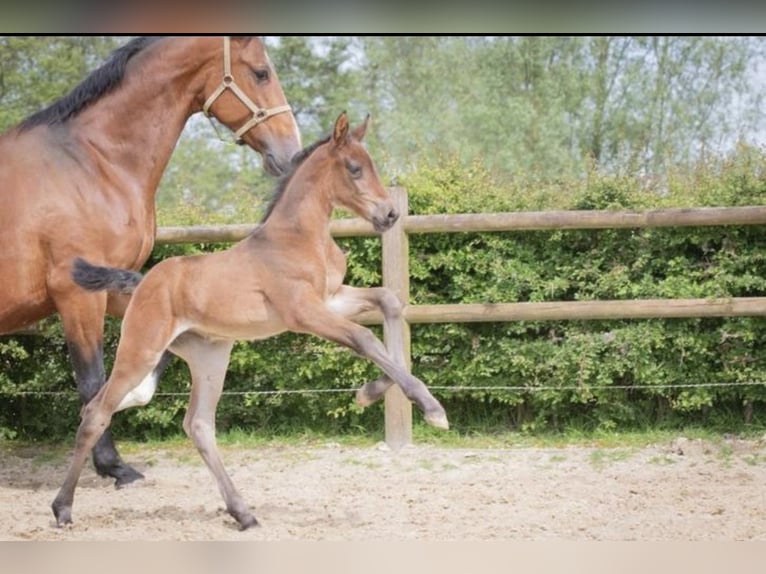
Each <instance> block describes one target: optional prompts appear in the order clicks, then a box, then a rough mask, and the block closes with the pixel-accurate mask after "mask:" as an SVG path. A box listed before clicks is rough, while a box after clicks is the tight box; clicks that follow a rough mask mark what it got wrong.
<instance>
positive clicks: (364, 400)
mask: <svg viewBox="0 0 766 574" xmlns="http://www.w3.org/2000/svg"><path fill="white" fill-rule="evenodd" d="M374 402H375V399H373V398H371V397H369V396H367V393H365V392H364V387H362V388H361V389H359V390H358V391H356V404H358V405H359V406H360V407H368V406H370V405H371V404H372V403H374Z"/></svg>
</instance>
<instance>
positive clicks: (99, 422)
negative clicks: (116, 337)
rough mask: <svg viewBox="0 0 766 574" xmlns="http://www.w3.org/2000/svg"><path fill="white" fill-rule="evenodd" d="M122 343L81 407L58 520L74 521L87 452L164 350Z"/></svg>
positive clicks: (55, 511) (57, 500) (55, 506)
mask: <svg viewBox="0 0 766 574" xmlns="http://www.w3.org/2000/svg"><path fill="white" fill-rule="evenodd" d="M121 351H123V345H122V344H121V345H120V348H119V349H118V352H117V359H116V360H115V365H114V369H113V370H112V375H111V376H110V377H109V380H108V381H107V382H106V384H105V385H104V386H103V387H102V388H101V390H100V391H99V392H98V393H97V394H96V396H95V397H93V400H91V401H90V402H89V403H88V404H87V405H86V406H85V408H84V409H83V410H82V421H81V422H80V426H79V427H78V429H77V436H76V438H75V448H74V454H73V455H72V461H71V463H70V465H69V470H68V471H67V475H66V478H65V479H64V483H63V484H62V486H61V488H60V489H59V492H58V494H57V495H56V498H55V499H54V501H53V504H52V505H51V508H52V509H53V514H54V516H55V517H56V524H58V525H59V526H62V525H64V524H70V523H71V522H72V502H73V500H74V491H75V488H76V487H77V481H78V480H79V478H80V473H81V472H82V467H83V465H84V464H85V461H86V459H87V457H88V453H89V452H90V451H91V449H92V448H93V446H94V445H95V444H96V442H97V441H98V440H99V438H100V437H101V436H102V435H103V433H104V432H105V431H106V430H107V428H108V427H109V424H110V422H111V420H112V414H113V413H114V412H115V410H116V409H117V406H118V405H119V404H120V402H122V400H123V399H124V398H125V396H126V395H127V394H128V392H129V391H130V390H131V389H132V388H134V387H135V386H137V385H138V384H139V383H140V382H141V380H142V379H143V378H144V377H146V375H148V374H149V373H150V372H151V371H152V369H154V368H155V366H156V365H157V363H158V362H159V360H160V357H161V351H160V352H156V353H152V352H151V351H148V352H142V353H138V354H134V353H122V357H121Z"/></svg>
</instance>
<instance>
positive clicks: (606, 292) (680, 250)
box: [0, 147, 766, 438]
mask: <svg viewBox="0 0 766 574" xmlns="http://www.w3.org/2000/svg"><path fill="white" fill-rule="evenodd" d="M765 169H766V154H764V153H763V151H761V150H757V149H753V148H748V147H742V148H740V149H739V150H738V151H737V152H736V153H735V154H732V155H731V156H729V157H726V158H724V159H722V160H720V161H718V162H711V163H709V164H705V165H702V164H700V165H698V166H697V169H696V170H695V171H694V172H693V173H689V172H687V171H684V172H682V173H679V174H675V175H672V176H671V177H669V179H668V180H667V181H666V182H664V184H663V187H662V189H661V190H647V189H646V188H645V186H644V182H642V181H641V180H640V179H638V178H629V177H625V176H620V177H617V176H603V175H596V174H592V175H591V177H589V178H588V179H587V180H573V181H571V182H567V181H562V182H561V183H560V184H558V186H557V185H555V184H549V185H548V187H546V188H544V189H540V188H524V187H522V186H518V187H512V188H510V190H509V188H508V187H507V186H503V187H499V186H497V185H495V184H494V183H493V182H492V180H491V178H490V177H489V175H488V173H487V171H486V170H484V169H482V168H481V167H480V166H479V165H478V164H477V165H474V166H472V167H470V168H469V169H465V168H462V167H461V165H460V162H459V161H458V160H450V159H446V160H443V161H442V162H440V163H439V164H435V165H429V166H425V167H424V168H423V169H421V170H419V171H418V172H415V173H413V174H411V175H410V176H407V177H405V178H402V181H401V183H402V184H403V185H404V186H405V187H407V188H408V191H409V196H410V204H411V211H412V212H413V213H447V212H479V211H483V212H489V211H501V210H502V211H508V210H540V209H550V208H567V209H620V208H636V209H638V208H651V207H660V206H662V207H670V206H675V207H681V206H690V205H735V204H736V205H738V204H763V203H764V201H765V200H766V185H765V184H764V181H765V179H764V173H766V172H765V171H764V170H765ZM642 186H644V187H642ZM258 210H259V208H257V207H255V206H253V213H252V214H251V215H252V216H253V217H256V216H257V211H258ZM166 217H167V218H168V220H169V221H168V223H176V224H185V223H189V222H190V221H194V220H195V219H196V215H195V212H194V209H193V206H192V208H191V209H189V210H186V211H184V210H182V209H181V210H178V211H176V212H168V213H167V214H166ZM173 217H177V220H175V221H173V220H172V219H173ZM248 217H249V216H248ZM341 243H342V244H343V247H344V248H345V249H346V250H347V251H348V252H349V270H348V281H349V282H350V283H351V284H355V285H377V284H379V283H380V265H381V263H380V242H379V239H377V238H359V239H344V240H342V241H341ZM224 247H225V246H224V245H164V246H158V247H157V248H156V249H155V251H154V253H153V254H152V259H151V260H150V262H149V263H148V265H147V266H148V267H150V266H151V265H153V264H154V263H156V262H157V261H159V260H161V259H164V258H167V257H170V256H173V255H180V254H184V253H197V252H207V251H211V250H216V249H222V248H224ZM765 253H766V236H764V234H763V231H762V229H761V228H760V227H758V226H730V227H698V228H657V229H644V230H635V229H624V230H566V231H526V232H513V233H459V234H428V235H414V236H412V237H411V238H410V265H411V299H412V301H413V302H414V303H448V302H449V303H460V302H513V301H575V300H587V299H594V300H595V299H633V298H653V297H658V298H681V297H744V296H763V295H764V294H765V293H766V256H765V255H764V254H765ZM45 328H46V331H47V335H46V336H45V337H39V336H20V337H16V338H5V339H3V340H2V341H0V361H2V369H0V391H2V392H3V393H6V394H8V393H10V394H11V395H12V396H11V398H10V400H5V401H4V402H3V405H2V407H1V408H0V429H2V430H0V433H2V436H5V437H13V436H19V437H42V436H45V437H55V436H63V435H66V436H69V435H70V434H71V430H72V426H73V425H74V422H75V421H76V418H77V409H78V405H77V400H76V395H75V393H74V390H73V388H72V382H71V374H70V368H69V365H68V363H67V360H66V349H65V345H64V342H63V339H62V337H61V333H60V328H59V326H58V324H57V322H55V321H51V322H49V324H47V325H46V327H45ZM376 330H377V332H378V334H380V330H379V329H377V328H376ZM117 340H118V323H117V322H116V321H110V322H108V324H107V337H106V355H107V359H108V360H111V357H113V356H114V350H115V348H116V344H117ZM765 348H766V323H764V321H763V319H761V318H758V317H739V318H709V319H683V320H681V319H676V320H625V321H544V322H543V321H540V322H532V321H518V322H509V323H485V324H445V325H414V326H413V327H412V351H413V371H414V372H415V373H416V374H417V375H418V376H419V377H421V378H422V379H423V380H424V381H425V382H426V383H427V384H428V385H431V386H432V387H435V389H436V390H435V391H434V392H435V394H436V395H437V396H438V397H439V398H440V399H442V400H443V402H444V404H445V407H446V408H447V410H448V412H449V414H450V417H451V420H452V423H453V428H455V429H459V430H461V431H464V432H469V431H476V430H479V431H486V430H489V429H497V428H502V429H515V430H522V431H527V432H534V431H542V430H546V431H549V430H552V429H567V428H580V429H583V430H597V431H599V432H609V431H613V430H625V429H631V428H645V427H647V426H650V425H653V426H659V427H663V426H664V427H673V426H674V425H680V424H686V423H693V424H703V425H708V426H712V427H717V428H731V426H732V425H733V424H739V425H742V424H743V423H742V421H743V418H744V417H747V418H748V423H749V424H750V425H756V426H758V425H760V426H763V425H764V423H765V422H766V421H764V420H763V415H762V406H763V404H764V401H766V387H764V386H763V385H750V386H739V387H736V386H735V387H732V386H725V385H726V384H737V383H748V382H753V381H755V382H762V381H766V353H764V350H763V349H765ZM376 376H378V371H377V369H376V367H374V366H373V365H372V364H370V363H368V362H367V361H364V360H362V359H360V358H358V357H356V356H354V355H352V354H351V353H350V352H348V351H346V350H344V349H341V348H339V347H337V346H335V345H333V344H330V343H326V342H324V341H321V340H319V339H317V338H315V337H310V336H305V335H297V334H290V333H288V334H284V335H281V336H278V337H274V338H271V339H268V340H265V341H256V342H240V343H238V344H237V345H236V346H235V348H234V351H233V353H232V360H231V365H230V369H229V373H228V376H227V384H226V390H227V392H228V393H229V394H226V395H225V396H224V397H223V398H222V400H221V403H220V406H219V414H218V424H219V427H220V428H221V429H222V430H224V429H247V430H248V431H250V432H260V433H267V434H273V433H285V432H289V433H295V432H301V433H302V432H309V433H311V432H333V433H343V432H350V431H359V430H363V431H365V432H367V433H377V432H379V431H380V428H381V424H382V408H381V405H380V404H376V405H374V406H372V407H370V408H368V409H366V410H360V409H359V408H357V407H356V406H355V405H354V403H353V391H354V390H355V389H356V388H357V387H358V385H360V384H361V383H363V382H365V381H367V380H370V379H372V378H375V377H376ZM705 383H718V384H724V385H722V386H713V387H710V386H704V384H705ZM188 387H189V375H188V370H187V368H186V366H185V365H184V364H183V363H182V362H181V361H180V360H177V359H176V360H174V361H173V362H171V364H170V366H169V368H168V369H167V371H166V372H165V374H164V375H163V377H162V381H161V387H160V395H159V396H157V397H156V399H155V400H154V401H153V402H152V403H151V404H150V405H148V406H147V407H144V408H141V409H134V410H131V411H127V412H125V413H119V414H118V415H117V417H116V419H115V421H114V425H115V432H116V433H117V434H118V436H125V437H136V438H144V437H162V436H167V435H171V434H175V433H177V432H179V429H180V425H181V421H182V418H183V414H184V412H185V404H186V393H187V392H188ZM458 387H459V389H458ZM310 390H326V391H331V392H325V393H305V391H310ZM50 391H56V392H60V391H63V392H65V393H68V394H66V395H65V397H66V398H65V399H62V400H58V399H57V400H55V401H51V400H50V397H49V396H48V395H37V394H35V393H37V392H50ZM284 391H287V392H286V393H284ZM280 392H282V393H280ZM14 393H15V395H14ZM18 393H29V394H23V395H19V394H18ZM416 420H419V416H418V415H416ZM736 421H739V422H738V423H737V422H736Z"/></svg>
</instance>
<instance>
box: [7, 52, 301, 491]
mask: <svg viewBox="0 0 766 574" xmlns="http://www.w3.org/2000/svg"><path fill="white" fill-rule="evenodd" d="M199 111H204V112H205V113H206V114H208V115H212V116H215V117H216V118H217V119H218V120H219V121H220V122H221V123H223V124H225V125H226V126H228V127H229V128H230V129H232V130H234V131H235V137H236V138H237V139H238V140H240V141H241V142H243V143H246V144H248V145H249V146H250V147H252V148H254V149H255V150H257V151H258V152H260V154H261V156H262V157H263V160H264V161H263V163H264V167H265V169H266V170H267V171H269V172H270V173H272V174H275V175H278V174H280V173H282V172H283V171H284V170H285V169H286V168H287V166H288V165H289V160H290V158H291V157H292V156H293V155H294V154H295V153H296V152H298V151H300V148H301V144H300V136H299V133H298V128H297V126H296V123H295V119H294V117H293V114H292V113H291V112H290V107H289V106H288V105H287V104H286V101H285V96H284V93H283V92H282V88H281V86H280V84H279V80H278V78H277V75H276V73H275V72H274V69H273V66H272V64H271V62H270V60H269V58H268V55H267V54H266V51H265V48H264V45H263V42H262V41H261V40H260V39H259V38H252V37H237V38H229V37H224V38H223V39H222V38H221V37H177V38H160V37H149V38H138V39H135V40H132V41H130V42H128V43H127V44H125V45H124V46H123V47H121V48H118V49H117V50H115V51H114V52H113V53H112V55H111V56H110V58H109V59H108V60H107V61H106V63H104V64H103V65H102V66H101V67H100V68H98V69H96V70H95V71H94V72H93V73H91V74H90V75H89V76H87V77H86V78H85V79H84V80H83V81H82V83H80V84H79V85H78V86H76V87H75V88H74V89H73V90H72V91H71V92H70V93H69V94H67V95H65V96H64V97H62V98H61V99H59V100H57V101H55V102H53V103H52V104H51V105H50V106H48V107H46V108H44V109H43V110H41V111H39V112H37V113H35V114H33V115H31V116H29V117H28V118H26V119H25V120H23V121H22V122H21V123H20V124H19V125H18V126H16V127H14V128H12V129H10V130H9V131H7V132H5V133H4V134H2V135H1V136H0V333H10V332H13V331H15V330H18V329H20V328H22V327H24V326H26V325H29V324H31V323H33V322H35V321H38V320H39V319H42V318H44V317H46V316H48V315H51V314H53V313H54V312H58V313H59V315H60V316H61V321H62V325H63V329H64V335H65V337H66V341H67V345H68V349H69V353H70V359H71V363H72V366H73V370H74V376H75V379H76V381H77V390H78V393H79V395H80V399H81V400H82V402H83V403H86V402H87V401H88V400H90V399H91V398H92V397H93V396H94V395H95V394H96V392H97V391H98V389H99V388H100V387H101V386H102V385H103V383H104V379H105V376H104V364H103V354H102V352H103V351H102V337H103V322H104V313H105V312H109V313H111V314H114V315H116V316H120V315H121V314H122V312H124V308H125V305H126V302H127V298H128V296H127V295H125V294H119V293H110V294H108V295H107V293H105V292H100V293H98V292H97V293H94V292H88V291H85V290H83V289H81V288H80V287H78V286H77V285H75V283H74V282H73V281H72V279H71V267H72V259H73V258H74V257H75V255H82V256H85V257H87V258H88V259H90V260H91V261H94V262H99V263H102V264H107V265H114V266H118V267H125V268H130V269H138V268H139V267H140V266H141V265H142V264H143V263H144V262H145V261H146V259H147V257H148V256H149V253H150V251H151V250H152V246H153V243H154V233H155V206H154V196H155V192H156V189H157V185H158V183H159V181H160V177H161V176H162V173H163V171H164V169H165V167H166V165H167V163H168V160H169V159H170V155H171V153H172V152H173V149H174V147H175V145H176V142H177V140H178V137H179V136H180V134H181V131H182V129H183V127H184V125H185V124H186V121H187V120H188V118H189V117H190V116H191V115H192V114H194V113H195V112H199ZM155 375H157V373H155ZM93 454H94V456H93V459H94V464H95V466H96V469H97V471H98V473H99V474H101V475H103V476H112V477H114V478H115V479H116V481H115V484H116V485H117V486H121V485H123V484H126V483H129V482H131V481H133V480H135V479H137V478H141V474H140V473H138V472H137V471H136V470H135V469H133V468H132V467H130V466H129V465H127V464H125V463H124V462H123V461H122V460H121V459H120V457H119V455H118V453H117V451H116V449H115V447H114V442H113V440H112V438H111V436H110V435H109V433H105V434H104V436H103V437H102V438H101V440H100V441H99V442H98V444H96V445H95V448H94V453H93Z"/></svg>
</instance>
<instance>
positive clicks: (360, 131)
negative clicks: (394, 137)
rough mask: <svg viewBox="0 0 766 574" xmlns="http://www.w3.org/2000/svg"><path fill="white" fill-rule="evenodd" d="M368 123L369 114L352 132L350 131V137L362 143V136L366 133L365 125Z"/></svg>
mask: <svg viewBox="0 0 766 574" xmlns="http://www.w3.org/2000/svg"><path fill="white" fill-rule="evenodd" d="M369 123H370V114H367V117H366V118H364V121H363V122H362V123H361V124H359V125H358V126H356V127H355V128H354V129H353V130H351V136H352V137H353V138H354V139H355V140H357V141H362V140H363V139H364V134H365V133H367V125H368V124H369Z"/></svg>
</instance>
